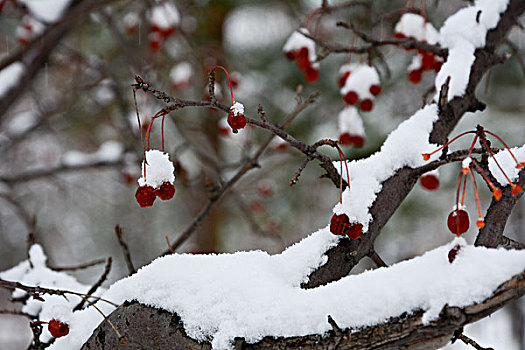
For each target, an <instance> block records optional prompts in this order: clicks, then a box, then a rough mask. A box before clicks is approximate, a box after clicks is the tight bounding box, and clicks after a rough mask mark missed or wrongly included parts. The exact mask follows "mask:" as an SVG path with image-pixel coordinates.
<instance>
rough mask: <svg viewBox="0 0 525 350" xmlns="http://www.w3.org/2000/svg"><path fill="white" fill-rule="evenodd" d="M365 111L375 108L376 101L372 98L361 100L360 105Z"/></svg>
mask: <svg viewBox="0 0 525 350" xmlns="http://www.w3.org/2000/svg"><path fill="white" fill-rule="evenodd" d="M359 107H360V108H361V110H362V111H363V112H370V111H371V110H372V109H373V108H374V102H372V100H371V99H369V98H367V99H364V100H363V101H361V106H359Z"/></svg>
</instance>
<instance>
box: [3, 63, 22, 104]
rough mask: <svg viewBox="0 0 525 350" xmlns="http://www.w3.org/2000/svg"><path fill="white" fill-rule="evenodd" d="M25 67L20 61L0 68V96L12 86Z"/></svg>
mask: <svg viewBox="0 0 525 350" xmlns="http://www.w3.org/2000/svg"><path fill="white" fill-rule="evenodd" d="M24 70H25V67H24V64H23V63H22V62H14V63H11V64H10V65H9V66H7V67H5V68H4V69H2V70H0V82H2V83H1V84H0V97H2V96H3V95H4V94H5V93H6V92H8V91H9V90H10V89H11V88H12V87H14V86H15V85H16V84H17V83H18V81H19V80H20V78H21V77H22V74H23V73H24Z"/></svg>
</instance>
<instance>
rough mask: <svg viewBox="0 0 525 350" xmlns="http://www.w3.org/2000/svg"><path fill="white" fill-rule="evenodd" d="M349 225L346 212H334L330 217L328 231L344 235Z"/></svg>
mask: <svg viewBox="0 0 525 350" xmlns="http://www.w3.org/2000/svg"><path fill="white" fill-rule="evenodd" d="M349 226H350V220H349V219H348V216H347V215H346V214H341V215H337V214H334V215H333V216H332V219H330V232H332V233H333V234H334V235H337V236H346V233H347V232H348V227H349Z"/></svg>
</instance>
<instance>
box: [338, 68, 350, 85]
mask: <svg viewBox="0 0 525 350" xmlns="http://www.w3.org/2000/svg"><path fill="white" fill-rule="evenodd" d="M349 76H350V71H346V72H344V73H343V74H341V76H340V77H339V86H340V87H343V86H345V83H346V79H348V77H349Z"/></svg>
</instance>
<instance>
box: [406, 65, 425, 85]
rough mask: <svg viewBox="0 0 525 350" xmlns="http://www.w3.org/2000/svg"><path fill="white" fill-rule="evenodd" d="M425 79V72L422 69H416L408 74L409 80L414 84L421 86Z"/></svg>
mask: <svg viewBox="0 0 525 350" xmlns="http://www.w3.org/2000/svg"><path fill="white" fill-rule="evenodd" d="M421 79H423V71H421V69H414V70H411V71H410V73H408V80H410V82H411V83H413V84H419V83H420V82H421Z"/></svg>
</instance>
